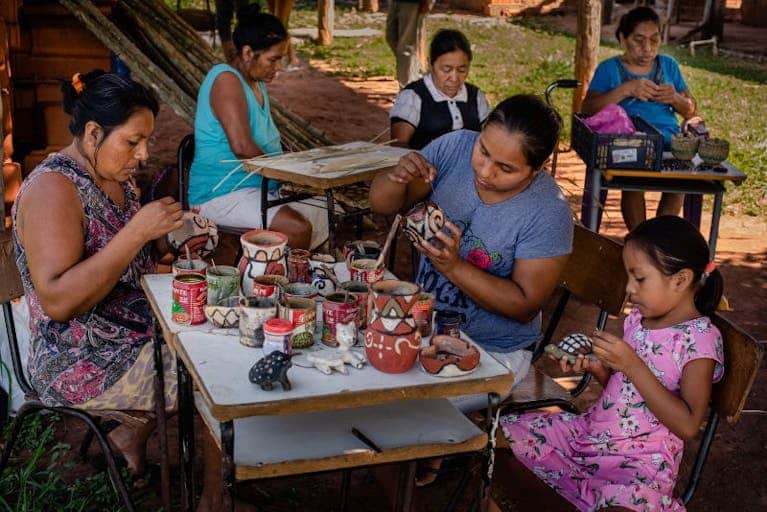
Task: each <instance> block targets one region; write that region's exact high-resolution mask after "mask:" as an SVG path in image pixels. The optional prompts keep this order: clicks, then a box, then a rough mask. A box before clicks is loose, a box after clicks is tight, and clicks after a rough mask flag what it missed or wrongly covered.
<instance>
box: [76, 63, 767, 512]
mask: <svg viewBox="0 0 767 512" xmlns="http://www.w3.org/2000/svg"><path fill="white" fill-rule="evenodd" d="M323 69H325V68H324V64H323V63H322V62H310V63H305V62H304V63H302V65H301V67H300V69H298V70H296V71H291V72H282V73H281V74H280V75H279V76H278V78H277V79H276V80H275V81H274V82H273V83H272V84H270V86H269V90H270V94H272V95H273V96H274V97H275V98H278V99H279V100H280V101H282V102H283V103H284V104H285V105H287V106H288V107H289V108H290V109H291V110H293V111H294V112H296V113H297V114H299V115H300V116H302V117H304V118H306V119H308V120H310V121H311V122H312V123H313V124H314V125H315V126H316V127H318V128H320V129H322V130H324V131H325V132H326V133H327V134H328V135H329V136H330V137H331V138H332V139H334V140H336V141H338V142H346V141H351V140H369V139H372V138H373V137H375V136H377V135H379V134H380V133H381V132H382V131H383V130H385V129H386V128H387V126H388V110H389V109H390V107H391V105H392V100H393V98H394V95H395V94H396V91H397V86H396V83H395V81H394V80H393V79H391V78H389V77H382V78H379V79H371V80H344V79H341V78H335V77H329V76H327V75H324V74H323V73H322V72H321V70H323ZM308 97H310V98H314V100H313V101H307V98H308ZM190 131H191V128H190V127H189V126H188V125H187V124H186V123H184V122H183V121H181V120H180V119H179V118H178V117H176V116H175V115H174V114H173V113H172V112H171V111H170V110H169V109H167V107H164V108H163V110H162V112H161V114H160V116H159V117H158V120H157V129H156V134H155V137H154V141H153V146H152V158H151V161H150V164H149V168H150V169H159V168H162V167H164V166H167V165H174V164H175V158H176V157H175V151H176V148H177V145H178V143H179V142H180V140H181V138H182V137H183V135H185V134H186V133H189V132H190ZM583 174H584V166H583V164H582V163H581V162H580V160H579V159H578V158H577V157H576V156H575V155H574V153H572V152H567V153H563V154H562V155H561V156H560V163H559V165H558V168H557V180H558V182H559V184H560V185H561V187H562V189H563V190H564V191H565V193H566V194H567V196H568V198H569V200H570V202H571V204H572V206H573V209H574V211H575V210H578V209H579V205H580V198H581V193H582V189H583ZM650 197H652V196H650ZM618 201H619V196H618V194H617V193H615V192H613V193H611V194H610V196H609V197H608V202H607V211H606V213H605V218H604V221H603V228H602V232H603V233H605V234H607V235H609V236H614V237H618V238H620V237H622V236H623V235H624V234H625V228H624V226H623V223H622V220H621V216H620V212H619V210H618ZM655 204H656V200H655V198H653V201H651V205H650V206H651V207H654V206H655ZM709 216H710V210H707V211H706V212H704V226H703V230H704V233H707V232H708V225H707V222H709ZM376 225H377V229H376V230H370V229H368V230H367V231H366V232H365V236H366V237H367V238H378V239H379V240H381V239H382V238H383V230H384V226H383V223H382V221H381V220H380V219H379V220H378V221H377V222H376ZM719 233H720V238H719V245H718V251H717V263H718V265H719V268H720V269H721V270H722V272H723V274H724V277H725V281H726V295H727V298H728V299H729V302H730V305H731V307H732V311H731V312H728V313H726V315H727V316H728V317H729V318H731V319H733V320H734V321H735V322H737V323H738V324H740V325H741V326H742V327H744V328H745V329H746V330H747V331H749V332H750V333H752V334H753V335H754V336H755V337H756V338H757V339H759V340H767V321H766V320H765V317H764V313H763V309H764V306H765V305H766V304H767V268H766V267H765V263H764V262H765V260H766V259H767V222H765V220H764V219H757V218H753V217H745V216H741V217H734V216H730V215H725V216H724V217H723V218H722V222H721V226H720V231H719ZM351 236H353V235H352V234H351V229H348V230H347V232H344V233H342V234H341V237H342V239H343V238H348V237H351ZM409 267H410V266H409V250H408V248H407V247H406V244H400V247H399V252H398V259H397V265H396V268H395V269H394V270H395V272H396V273H398V274H400V275H403V276H407V275H408V273H409ZM596 315H597V312H596V310H594V309H593V308H590V307H588V306H584V305H581V304H578V303H574V304H571V306H570V307H569V308H568V311H567V312H566V315H565V318H564V320H563V323H562V326H561V328H560V331H559V332H560V333H567V332H580V331H584V330H588V329H590V328H591V327H592V326H593V325H594V324H595V319H596ZM544 321H545V320H544ZM608 329H609V330H611V331H612V332H615V333H618V334H619V333H620V322H619V320H617V319H611V320H610V322H609V324H608ZM763 343H764V341H763ZM544 364H545V363H544ZM546 371H548V372H549V373H550V374H552V375H555V376H556V369H555V368H551V367H550V366H549V365H547V368H546ZM598 392H599V390H598V389H597V388H596V387H592V388H591V389H590V390H589V391H588V392H587V393H586V394H585V395H584V398H583V399H582V400H581V402H584V403H583V404H582V405H585V402H587V401H588V400H589V399H593V398H594V397H595V396H596V395H597V394H598ZM745 407H746V409H749V410H761V411H764V410H767V365H766V364H765V363H763V365H762V369H761V370H760V373H759V375H758V377H757V381H756V383H755V384H754V388H753V391H752V393H751V396H750V397H749V399H748V401H747V403H746V406H745ZM175 425H176V424H175V419H172V420H171V422H170V430H169V433H170V437H171V439H170V447H171V450H172V453H171V461H175V460H176V450H175V448H176V446H177V444H176V440H175ZM67 428H68V429H67V431H66V435H65V440H67V441H69V442H72V443H75V444H76V443H78V442H79V439H80V436H81V433H82V431H81V429H80V428H79V427H78V426H76V425H68V427H67ZM196 430H197V432H198V438H199V433H200V432H201V425H200V424H199V423H198V425H197V429H196ZM201 442H202V439H201V438H200V439H199V442H198V458H197V467H196V471H198V472H201V470H202V468H201V465H202V457H201V445H200V443H201ZM696 444H697V443H693V445H692V446H689V447H688V453H687V455H686V457H685V467H689V462H690V460H691V457H690V453H692V450H693V449H694V448H696V446H695V445H696ZM92 450H93V448H92ZM765 453H767V422H766V421H765V418H764V413H761V414H760V413H746V414H744V415H743V417H742V418H741V420H740V421H739V423H738V424H737V425H735V426H730V425H727V423H726V422H724V421H723V422H722V425H721V426H720V428H719V432H718V433H717V435H716V439H715V442H714V444H713V448H712V451H711V454H710V456H709V459H708V462H707V464H706V468H705V471H704V474H703V477H702V481H701V485H700V487H699V490H698V492H697V494H696V497H695V498H694V500H693V501H692V502H691V504H690V506H689V509H690V510H692V511H720V510H766V509H767V486H765V484H764V482H763V477H764V475H765V474H767V461H766V460H765V459H766V458H765ZM150 457H152V458H154V459H155V460H156V459H157V457H158V449H157V440H156V438H153V439H152V440H151V442H150ZM469 463H470V461H468V460H467V459H457V460H455V461H452V462H449V463H448V464H446V470H445V471H444V473H443V474H442V475H441V476H440V478H439V480H438V481H437V483H436V484H433V485H431V486H428V487H426V488H423V489H417V490H416V492H415V498H414V499H415V503H414V509H413V510H417V511H432V510H434V511H436V510H441V509H442V507H444V505H445V504H446V503H447V501H448V499H449V496H450V493H451V492H452V490H453V487H454V486H455V484H456V482H457V481H458V478H459V476H460V474H461V473H462V471H463V470H464V469H465V468H466V467H468V465H469ZM174 466H175V463H174ZM91 471H92V470H91V469H90V468H89V467H88V466H82V465H81V466H76V467H75V468H74V469H73V470H72V473H71V475H72V476H77V475H86V474H88V473H90V472H91ZM174 473H175V471H174ZM339 483H340V475H339V474H338V473H329V474H320V475H314V476H309V477H295V478H284V479H279V480H273V481H268V482H264V483H263V484H260V485H259V486H258V487H257V488H256V487H255V486H253V485H248V486H244V487H243V489H242V492H243V494H244V495H245V496H247V497H248V498H249V499H250V500H252V502H253V503H255V504H256V505H258V507H259V509H260V510H267V511H285V510H311V511H331V510H338V507H337V495H338V488H339ZM517 485H518V487H519V491H520V492H519V493H518V494H519V495H520V496H521V498H520V500H519V502H518V503H517V505H518V508H519V509H521V510H527V509H529V510H533V509H536V510H540V509H544V510H555V509H557V508H556V507H555V506H554V505H550V504H549V503H548V502H547V501H546V500H543V501H541V499H540V497H539V495H538V494H536V493H535V492H533V490H535V489H537V487H535V486H534V485H532V484H531V483H529V482H525V481H520V482H517ZM177 488H178V487H177V486H176V485H174V489H177ZM157 492H158V493H159V488H157ZM536 492H537V491H536ZM469 500H470V496H469V495H468V494H465V495H464V496H463V497H462V500H461V506H459V510H467V509H468V508H467V503H468V502H469ZM386 503H387V500H386V495H385V493H384V492H383V490H382V488H381V487H380V486H379V485H378V483H377V481H376V480H375V479H374V478H373V477H372V475H371V473H370V472H369V471H368V470H364V469H363V470H358V471H355V472H354V474H353V477H352V487H351V497H350V503H349V505H350V507H349V509H350V510H354V511H360V512H373V511H379V510H387V505H386ZM157 506H158V500H157V499H156V497H151V496H150V497H149V499H148V500H147V501H146V502H145V503H144V507H145V508H146V509H147V510H150V509H154V508H156V507H157ZM462 507H463V508H462ZM515 509H516V507H515ZM564 509H565V510H566V508H564Z"/></svg>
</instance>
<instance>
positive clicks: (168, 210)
mask: <svg viewBox="0 0 767 512" xmlns="http://www.w3.org/2000/svg"><path fill="white" fill-rule="evenodd" d="M183 215H184V211H183V210H182V209H181V203H179V202H178V201H176V200H175V199H173V198H172V197H163V198H162V199H158V200H156V201H152V202H151V203H148V204H146V205H144V206H143V207H142V208H141V209H140V210H139V211H138V212H136V215H134V217H133V218H132V219H131V220H130V222H128V224H127V225H126V228H130V229H131V230H132V231H133V232H134V233H136V234H137V235H138V236H139V237H141V240H142V241H143V242H144V243H146V242H149V241H150V240H155V239H157V238H160V237H161V236H165V235H167V234H168V233H170V232H171V231H173V230H174V229H178V228H180V227H181V226H182V224H183V221H182V218H183Z"/></svg>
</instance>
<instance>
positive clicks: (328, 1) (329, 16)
mask: <svg viewBox="0 0 767 512" xmlns="http://www.w3.org/2000/svg"><path fill="white" fill-rule="evenodd" d="M318 10H319V22H318V24H317V39H318V40H319V43H320V44H321V45H322V46H330V45H331V44H333V21H334V18H335V0H320V1H319V2H318Z"/></svg>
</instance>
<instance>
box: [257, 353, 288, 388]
mask: <svg viewBox="0 0 767 512" xmlns="http://www.w3.org/2000/svg"><path fill="white" fill-rule="evenodd" d="M292 365H293V363H291V362H290V356H289V355H288V354H286V353H285V352H280V351H275V352H272V353H271V354H269V355H268V356H266V357H262V358H261V359H259V360H258V361H257V362H256V364H254V365H253V368H251V369H250V372H248V378H249V379H250V382H252V383H253V384H258V385H259V386H261V389H263V390H264V391H271V390H272V389H273V388H274V383H275V382H279V383H280V384H281V385H282V390H283V391H290V381H289V380H288V368H290V367H291V366H292Z"/></svg>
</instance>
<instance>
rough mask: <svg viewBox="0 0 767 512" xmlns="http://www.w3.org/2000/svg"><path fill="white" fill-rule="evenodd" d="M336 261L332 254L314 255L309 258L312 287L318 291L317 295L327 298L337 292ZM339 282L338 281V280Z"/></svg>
mask: <svg viewBox="0 0 767 512" xmlns="http://www.w3.org/2000/svg"><path fill="white" fill-rule="evenodd" d="M335 263H336V259H335V258H334V257H333V256H332V255H330V254H321V253H317V254H312V256H311V258H309V273H310V275H311V278H312V281H311V283H312V286H314V287H315V288H316V289H317V293H319V294H320V295H321V296H323V297H326V296H327V295H330V294H331V293H333V292H335V291H336V284H335V282H334V281H333V280H334V279H336V273H335V271H334V270H333V265H335ZM336 281H337V279H336Z"/></svg>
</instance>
